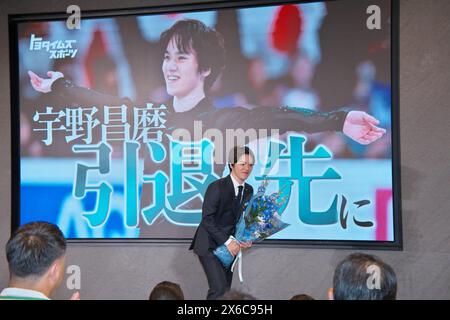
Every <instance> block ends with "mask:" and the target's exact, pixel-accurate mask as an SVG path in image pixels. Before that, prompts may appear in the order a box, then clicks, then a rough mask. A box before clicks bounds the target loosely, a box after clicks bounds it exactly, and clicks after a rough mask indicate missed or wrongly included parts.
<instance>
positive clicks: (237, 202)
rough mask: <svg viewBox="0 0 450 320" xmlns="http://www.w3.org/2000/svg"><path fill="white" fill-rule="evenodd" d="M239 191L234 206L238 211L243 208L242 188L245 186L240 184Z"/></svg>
mask: <svg viewBox="0 0 450 320" xmlns="http://www.w3.org/2000/svg"><path fill="white" fill-rule="evenodd" d="M238 189H239V191H238V194H237V196H236V198H235V199H234V208H235V210H236V211H238V210H239V209H240V208H241V204H242V190H243V189H244V187H243V186H239V187H238Z"/></svg>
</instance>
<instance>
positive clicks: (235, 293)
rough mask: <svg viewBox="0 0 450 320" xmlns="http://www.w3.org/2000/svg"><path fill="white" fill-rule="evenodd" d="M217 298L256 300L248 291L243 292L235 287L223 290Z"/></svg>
mask: <svg viewBox="0 0 450 320" xmlns="http://www.w3.org/2000/svg"><path fill="white" fill-rule="evenodd" d="M219 300H257V299H256V298H255V297H254V296H252V295H251V294H249V293H245V292H242V291H239V290H236V289H231V290H228V291H227V292H225V293H224V294H223V295H222V296H221V297H220V298H219Z"/></svg>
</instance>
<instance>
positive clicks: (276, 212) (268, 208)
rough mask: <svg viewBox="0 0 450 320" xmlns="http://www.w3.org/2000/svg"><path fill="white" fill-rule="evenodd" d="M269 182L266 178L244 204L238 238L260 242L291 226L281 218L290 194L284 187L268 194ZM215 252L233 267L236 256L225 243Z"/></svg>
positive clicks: (227, 266)
mask: <svg viewBox="0 0 450 320" xmlns="http://www.w3.org/2000/svg"><path fill="white" fill-rule="evenodd" d="M267 184H268V181H267V180H264V181H263V182H262V183H261V185H260V187H259V188H258V193H257V194H256V195H254V196H253V197H252V198H251V199H250V201H249V202H248V203H246V205H245V206H244V214H243V216H241V218H240V219H239V222H238V223H237V225H236V233H235V235H234V237H235V238H236V240H238V241H240V242H249V241H252V242H259V241H262V240H264V239H266V238H267V237H270V236H271V235H273V234H275V233H277V232H279V231H281V230H283V229H284V228H286V227H288V226H289V224H287V223H284V222H283V221H281V218H280V216H281V214H282V211H283V210H284V205H285V203H286V201H287V199H288V198H289V197H288V196H289V195H287V194H285V190H284V189H282V190H280V191H278V192H275V193H272V194H271V195H269V196H267V195H265V192H266V186H267ZM288 189H289V190H290V188H288ZM214 254H215V255H216V256H217V257H218V258H219V260H220V261H221V262H222V264H223V265H224V266H225V267H226V268H230V267H231V264H232V263H233V260H234V257H233V255H232V254H231V253H230V252H229V251H228V248H227V247H226V246H225V245H224V244H223V245H221V246H219V247H218V248H217V249H216V250H214Z"/></svg>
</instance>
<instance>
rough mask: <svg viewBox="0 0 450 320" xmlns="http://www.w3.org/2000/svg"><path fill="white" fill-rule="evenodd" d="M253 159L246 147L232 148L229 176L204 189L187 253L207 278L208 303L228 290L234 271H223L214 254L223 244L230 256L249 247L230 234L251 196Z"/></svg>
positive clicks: (229, 160) (232, 233)
mask: <svg viewBox="0 0 450 320" xmlns="http://www.w3.org/2000/svg"><path fill="white" fill-rule="evenodd" d="M254 161H255V157H254V155H253V152H252V151H251V150H250V149H249V148H248V147H238V146H235V147H234V148H233V149H232V150H231V152H230V154H229V157H228V163H229V168H230V171H231V173H230V174H229V175H228V176H227V177H225V178H222V179H219V180H216V181H214V182H213V183H211V184H210V185H209V186H208V189H207V190H206V193H205V197H204V201H203V207H202V220H201V222H200V225H199V226H198V228H197V231H196V233H195V236H194V239H193V240H192V243H191V246H190V248H189V249H190V250H192V249H193V250H194V253H195V254H196V255H197V256H198V258H199V260H200V263H201V265H202V267H203V269H204V271H205V273H206V277H207V279H208V285H209V290H208V294H207V299H208V300H216V299H217V298H219V297H221V296H222V295H223V294H224V293H225V292H226V291H228V290H229V289H230V288H231V282H232V279H233V272H232V271H231V270H228V269H226V268H225V267H224V266H223V265H222V264H221V262H220V261H219V259H218V258H217V257H216V256H215V255H214V254H213V251H214V249H216V248H217V247H218V246H220V245H222V244H225V245H226V246H227V248H228V250H229V251H230V253H231V254H232V255H233V256H236V255H237V254H238V253H239V250H241V249H243V248H249V247H250V246H251V245H252V244H251V242H249V243H239V242H238V241H237V240H236V239H234V237H233V235H234V233H235V229H236V223H237V222H238V220H239V217H240V215H241V214H242V206H243V204H244V203H245V202H246V201H248V200H249V199H250V198H251V196H252V195H253V188H252V187H251V186H250V185H249V184H247V183H245V180H247V178H248V177H249V175H250V174H251V172H252V170H253V165H254Z"/></svg>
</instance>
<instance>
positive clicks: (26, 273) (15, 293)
mask: <svg viewBox="0 0 450 320" xmlns="http://www.w3.org/2000/svg"><path fill="white" fill-rule="evenodd" d="M65 254H66V239H65V238H64V235H63V234H62V232H61V230H60V229H59V228H58V227H57V226H56V225H54V224H51V223H47V222H32V223H27V224H24V225H23V226H21V227H20V228H19V229H17V230H16V231H15V232H14V233H13V235H12V236H11V238H10V239H9V240H8V243H7V244H6V258H7V260H8V267H9V274H10V279H9V284H8V287H7V288H5V289H3V291H2V292H1V293H0V300H49V299H50V298H49V297H50V296H51V295H52V292H53V291H54V290H55V289H56V288H58V287H59V285H60V284H61V282H62V279H63V278H64V271H65V268H64V266H65ZM70 299H71V300H79V299H80V294H79V292H76V293H74V294H73V295H72V297H71V298H70Z"/></svg>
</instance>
